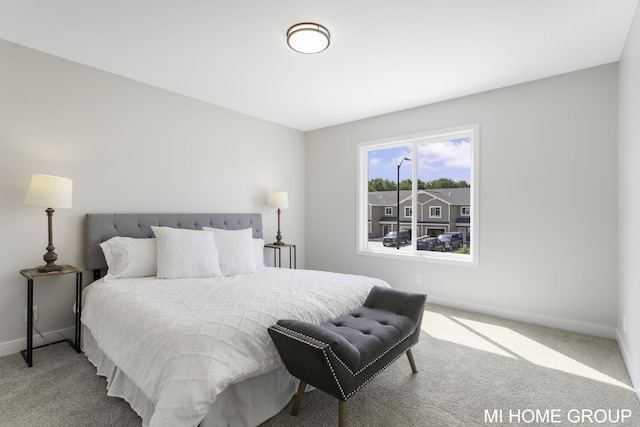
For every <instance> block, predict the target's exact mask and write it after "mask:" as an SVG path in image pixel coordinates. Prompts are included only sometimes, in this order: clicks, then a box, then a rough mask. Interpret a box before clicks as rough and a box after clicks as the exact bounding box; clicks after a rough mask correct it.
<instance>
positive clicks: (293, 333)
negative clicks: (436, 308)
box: [271, 304, 426, 400]
mask: <svg viewBox="0 0 640 427" xmlns="http://www.w3.org/2000/svg"><path fill="white" fill-rule="evenodd" d="M425 305H426V304H425ZM422 312H424V305H423V307H422ZM421 323H422V315H420V318H419V319H418V322H417V324H416V327H415V328H414V329H413V331H412V332H410V333H409V334H408V335H406V336H404V337H403V338H402V339H401V340H400V341H398V342H396V343H395V344H394V345H392V346H391V347H390V348H388V349H387V350H385V351H384V352H383V353H381V354H380V355H379V356H378V357H376V358H375V359H374V360H372V361H371V362H369V363H367V365H365V366H364V367H363V368H361V369H360V370H359V371H357V372H355V373H354V372H353V371H352V370H351V369H350V368H349V367H348V366H347V365H346V364H345V362H344V361H343V360H342V359H341V358H340V357H338V356H337V355H336V354H335V353H334V351H333V350H332V349H331V346H330V345H329V344H327V343H325V342H323V341H320V340H318V339H316V338H313V337H310V336H308V335H305V334H303V333H301V332H298V331H295V330H293V329H289V328H286V327H284V326H282V325H278V324H276V325H273V326H272V327H271V328H272V330H274V331H275V332H278V333H280V334H281V335H285V336H287V337H289V338H292V339H295V340H296V341H300V342H301V343H303V344H306V345H309V346H310V347H314V348H317V349H319V350H321V351H322V354H323V355H324V357H325V360H326V361H327V365H328V366H329V370H330V371H331V375H332V376H333V379H334V381H335V382H336V385H337V386H338V389H340V394H341V395H342V397H343V400H347V399H349V398H350V397H351V396H353V395H354V394H355V393H357V392H358V391H360V389H361V388H362V387H364V386H365V385H366V384H368V383H369V381H371V380H372V379H374V378H375V377H376V376H377V375H378V374H379V373H380V372H382V371H384V370H385V369H387V367H388V366H389V365H391V364H392V363H393V362H395V361H396V360H398V358H399V357H400V356H402V354H403V353H406V351H404V352H403V353H399V354H398V355H397V356H396V357H394V358H393V359H392V360H390V361H389V362H388V363H387V364H386V365H384V366H383V367H382V368H380V369H379V370H377V371H376V372H374V373H373V374H371V376H370V377H369V378H368V379H366V380H365V381H364V382H363V383H362V384H360V386H358V387H357V388H356V389H355V390H353V391H352V392H351V393H349V394H345V392H344V390H343V389H342V385H341V384H340V381H339V379H338V376H337V375H336V373H335V371H334V370H333V366H332V365H331V361H330V360H329V356H328V355H327V350H328V351H329V352H330V353H331V354H332V355H333V357H334V358H335V359H336V360H337V361H338V362H340V364H341V365H342V366H344V368H345V369H346V370H347V371H348V372H349V373H350V374H351V375H352V376H354V377H357V376H358V375H360V374H361V373H363V372H364V371H365V370H366V369H367V368H369V366H371V365H373V364H374V363H375V362H377V361H378V360H380V359H381V358H382V357H384V356H385V355H386V354H387V353H389V352H390V351H391V350H393V349H394V348H396V347H397V346H398V345H400V344H402V343H403V342H404V341H405V340H406V339H407V338H409V337H410V336H411V335H413V334H414V333H415V332H416V330H417V329H418V328H420V326H421ZM299 337H304V338H305V340H302V339H300V338H299ZM309 341H313V343H311V342H309ZM314 343H318V344H314ZM415 344H416V343H413V344H411V345H410V346H409V347H407V350H409V349H411V347H413V346H414V345H415Z"/></svg>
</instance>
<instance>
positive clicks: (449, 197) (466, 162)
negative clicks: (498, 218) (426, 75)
mask: <svg viewBox="0 0 640 427" xmlns="http://www.w3.org/2000/svg"><path fill="white" fill-rule="evenodd" d="M478 159H479V125H477V124H476V125H469V126H463V127H459V128H454V129H445V130H441V131H434V132H424V133H421V134H416V135H409V136H402V137H397V138H390V139H385V140H380V141H371V142H364V143H360V144H359V145H358V224H357V226H358V233H357V236H358V237H357V238H358V242H357V252H358V254H359V255H371V256H382V257H402V258H405V259H406V258H415V259H416V260H424V261H438V262H450V263H466V264H471V265H475V264H477V248H478V209H477V208H476V205H477V203H478V187H479V186H478V177H479V173H478ZM382 208H384V209H382ZM400 209H403V210H400ZM395 212H403V213H404V216H397V215H394V214H393V213H395ZM397 230H407V231H408V232H409V233H410V235H411V241H410V242H407V243H406V244H402V245H401V247H400V248H399V249H398V248H396V247H395V246H393V247H390V246H384V245H383V244H382V237H383V236H384V235H385V234H386V233H388V232H390V231H397ZM453 232H459V234H460V236H461V241H459V240H456V241H455V242H454V244H452V245H451V244H450V245H446V246H447V250H446V251H445V252H439V247H438V249H436V250H433V249H432V248H433V247H434V246H433V245H427V244H425V243H424V242H426V239H427V238H428V237H438V236H440V235H443V234H445V233H453ZM444 238H445V237H443V239H444Z"/></svg>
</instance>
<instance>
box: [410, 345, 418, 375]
mask: <svg viewBox="0 0 640 427" xmlns="http://www.w3.org/2000/svg"><path fill="white" fill-rule="evenodd" d="M407 358H408V359H409V364H410V365H411V370H412V371H413V373H414V374H417V373H418V368H416V362H415V361H414V360H413V353H411V349H409V350H407Z"/></svg>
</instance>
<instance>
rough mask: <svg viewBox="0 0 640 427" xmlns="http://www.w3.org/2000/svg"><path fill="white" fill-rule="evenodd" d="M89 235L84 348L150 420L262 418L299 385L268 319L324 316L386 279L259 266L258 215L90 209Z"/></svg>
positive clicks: (224, 422)
mask: <svg viewBox="0 0 640 427" xmlns="http://www.w3.org/2000/svg"><path fill="white" fill-rule="evenodd" d="M85 235H86V242H85V243H86V245H85V250H86V268H87V270H90V271H93V273H94V274H93V278H94V282H93V283H91V284H90V285H88V286H87V287H86V288H85V290H84V291H83V304H82V312H81V320H82V349H83V351H84V353H85V355H86V356H87V358H88V359H89V360H90V361H91V363H93V364H94V365H95V366H96V368H97V373H98V374H99V375H102V376H105V377H106V378H107V383H108V386H107V389H108V391H107V394H108V395H110V396H116V397H120V398H123V399H125V400H126V401H127V402H129V404H130V405H131V407H132V408H133V409H134V410H135V411H136V412H137V413H138V414H139V415H140V416H141V418H142V420H143V425H145V426H146V425H148V426H151V427H156V426H172V427H178V426H196V425H200V426H202V427H212V426H256V425H259V424H260V423H262V422H264V421H266V420H267V419H269V418H270V417H272V416H274V415H276V414H277V413H278V412H279V411H281V410H282V409H283V408H284V407H285V406H286V405H287V403H288V402H289V401H290V399H291V397H292V396H293V395H294V394H295V393H296V389H297V380H296V379H295V378H293V377H292V376H291V375H289V374H288V372H287V371H286V369H285V368H284V367H283V364H282V361H281V359H280V357H279V355H278V353H277V351H276V349H275V346H274V345H273V343H272V341H271V340H270V338H269V336H268V333H267V328H268V327H269V326H270V325H272V324H274V323H275V322H276V321H277V320H278V319H280V318H291V319H297V320H304V321H308V322H313V323H323V322H326V321H327V320H329V319H331V318H334V317H337V316H339V315H341V314H343V313H346V312H349V311H351V310H353V309H355V308H356V307H359V306H360V305H362V303H363V302H364V300H365V298H366V296H367V294H368V293H369V290H370V289H371V288H372V287H373V286H376V285H377V286H386V287H388V286H389V285H388V284H387V283H386V282H383V281H381V280H379V279H375V278H369V277H365V276H356V275H346V274H339V273H329V272H322V271H312V270H295V269H286V268H282V269H281V268H274V267H266V266H264V253H263V247H264V240H262V237H263V236H262V220H261V216H260V214H88V215H87V217H86V234H85ZM211 242H213V244H212V243H211ZM214 253H215V255H214ZM214 258H215V259H216V261H215V262H214V261H212V260H213V259H214ZM216 262H217V265H216ZM107 267H109V268H108V269H107ZM105 273H106V274H105Z"/></svg>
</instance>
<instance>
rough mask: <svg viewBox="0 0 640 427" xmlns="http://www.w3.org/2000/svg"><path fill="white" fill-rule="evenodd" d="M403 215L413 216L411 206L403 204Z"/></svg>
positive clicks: (406, 216)
mask: <svg viewBox="0 0 640 427" xmlns="http://www.w3.org/2000/svg"><path fill="white" fill-rule="evenodd" d="M407 211H409V214H408V215H407ZM404 217H405V218H413V206H405V207H404Z"/></svg>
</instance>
